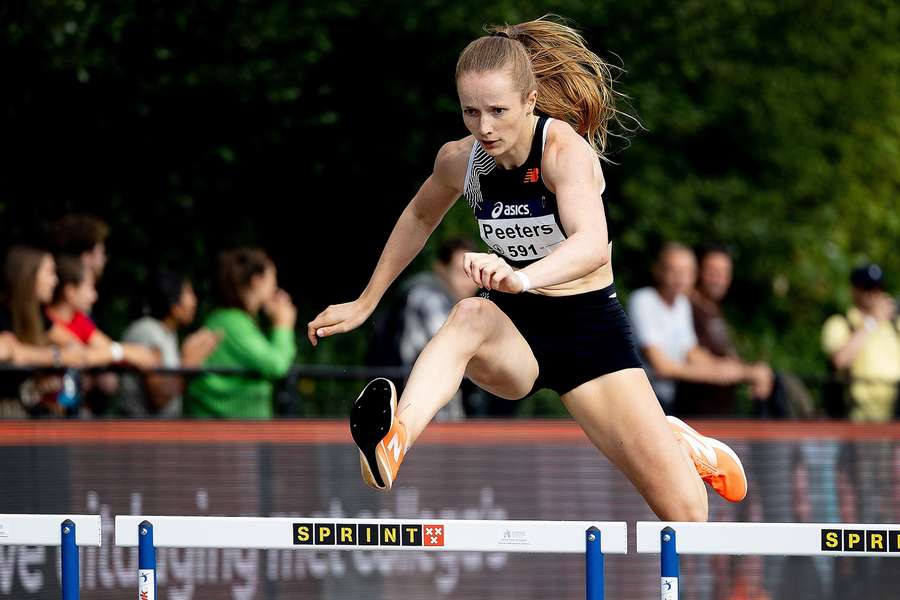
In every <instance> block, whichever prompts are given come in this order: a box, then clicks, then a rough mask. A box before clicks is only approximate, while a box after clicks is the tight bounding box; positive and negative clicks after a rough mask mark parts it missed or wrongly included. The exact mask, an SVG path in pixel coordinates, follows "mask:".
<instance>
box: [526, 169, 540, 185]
mask: <svg viewBox="0 0 900 600" xmlns="http://www.w3.org/2000/svg"><path fill="white" fill-rule="evenodd" d="M540 178H541V170H540V169H539V168H537V167H535V168H533V169H528V170H527V171H525V183H537V182H538V179H540Z"/></svg>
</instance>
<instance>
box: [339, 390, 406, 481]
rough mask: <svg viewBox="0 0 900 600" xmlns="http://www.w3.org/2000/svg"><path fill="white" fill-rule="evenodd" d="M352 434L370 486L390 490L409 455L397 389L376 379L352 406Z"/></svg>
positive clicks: (361, 468) (362, 468) (364, 474)
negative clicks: (398, 416)
mask: <svg viewBox="0 0 900 600" xmlns="http://www.w3.org/2000/svg"><path fill="white" fill-rule="evenodd" d="M350 434H351V435H352V436H353V441H354V442H356V445H357V446H358V447H359V468H360V470H361V471H362V477H363V480H364V481H365V482H366V485H368V486H369V487H371V488H375V489H376V490H381V491H383V492H388V491H390V489H391V486H393V484H394V480H395V479H396V478H397V471H398V470H399V469H400V463H402V462H403V457H404V456H406V438H407V436H406V427H404V426H403V424H402V423H401V422H400V421H399V420H398V419H397V389H396V388H395V387H394V384H393V383H391V382H390V381H389V380H387V379H384V378H383V377H379V378H378V379H373V380H372V381H370V382H369V384H368V385H367V386H366V387H365V388H363V391H362V392H360V394H359V397H358V398H357V399H356V402H354V403H353V408H351V409H350Z"/></svg>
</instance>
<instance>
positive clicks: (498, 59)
mask: <svg viewBox="0 0 900 600" xmlns="http://www.w3.org/2000/svg"><path fill="white" fill-rule="evenodd" d="M491 31H492V35H489V36H486V37H481V38H479V39H476V40H475V41H474V42H472V43H471V44H469V45H468V47H466V49H465V50H463V52H462V54H461V55H460V57H459V61H458V62H457V66H456V86H457V92H458V95H459V102H460V107H461V110H462V116H463V121H464V123H465V125H466V129H468V130H469V134H470V135H469V136H467V137H465V138H463V139H461V140H458V141H452V142H449V143H447V144H445V145H444V146H443V147H442V148H441V149H440V151H439V152H438V155H437V159H436V160H435V164H434V172H433V173H432V174H431V176H430V177H428V179H427V180H426V181H425V183H424V184H423V185H422V187H421V188H420V189H419V191H418V193H417V194H416V195H415V197H414V198H413V199H412V201H411V202H410V203H409V205H408V206H407V207H406V209H405V210H404V211H403V213H402V215H401V216H400V218H399V220H398V221H397V224H396V225H395V226H394V229H393V231H392V233H391V235H390V238H389V239H388V242H387V244H386V246H385V248H384V250H383V252H382V254H381V257H380V259H379V261H378V264H377V266H376V267H375V272H374V273H373V275H372V277H371V279H370V280H369V283H368V285H367V286H366V288H365V290H364V291H363V292H362V294H361V295H360V296H359V298H357V299H356V300H354V301H352V302H349V303H345V304H337V305H332V306H329V307H328V308H327V309H326V310H324V311H323V312H322V313H320V314H319V315H318V316H317V317H316V318H315V319H314V320H313V321H311V322H310V323H309V326H308V332H307V333H308V336H309V340H310V342H311V343H312V344H313V345H314V346H315V345H316V344H317V343H318V341H319V339H321V338H325V337H328V336H330V335H334V334H337V333H344V332H347V331H350V330H352V329H354V328H356V327H358V326H359V325H360V324H361V323H363V322H364V321H365V320H366V319H367V318H368V317H369V316H370V315H371V314H372V312H373V311H374V309H375V306H376V305H377V304H378V301H379V300H380V299H381V297H382V296H383V295H384V293H385V291H386V290H387V288H388V286H390V284H391V283H392V282H393V281H394V280H395V279H396V277H397V276H398V275H399V274H400V272H401V271H402V270H403V269H404V268H405V267H406V266H407V265H408V264H409V263H410V261H411V260H412V259H413V258H414V257H415V256H416V254H417V253H418V252H419V251H420V250H421V249H422V247H423V246H424V244H425V242H426V240H427V239H428V236H429V235H430V234H431V232H432V231H434V229H435V228H436V227H437V225H438V224H439V223H440V221H441V219H442V218H443V216H444V215H445V214H446V212H447V211H448V210H449V208H450V206H451V205H452V204H453V203H454V202H455V201H456V200H457V199H458V198H459V197H460V196H465V198H466V199H467V201H468V203H469V206H471V208H472V210H473V212H474V214H475V218H476V220H477V222H478V228H479V230H480V235H481V238H482V240H483V241H484V242H485V243H486V244H487V245H488V246H489V247H490V248H491V249H492V251H493V252H492V253H489V254H488V253H468V254H467V255H466V257H465V267H464V268H465V273H466V275H467V276H468V277H470V278H471V279H472V280H473V281H474V282H475V283H476V284H478V285H479V286H481V288H483V291H482V293H481V295H480V297H476V298H467V299H465V300H462V301H461V302H459V303H458V304H457V305H456V306H455V307H454V308H453V311H452V312H451V314H450V316H449V317H448V318H447V321H446V323H445V324H444V326H443V328H441V329H440V331H438V333H437V334H436V335H435V336H434V338H433V339H432V340H431V342H430V343H429V344H428V345H427V346H426V347H425V349H424V350H423V351H422V353H421V354H420V356H419V358H418V360H417V361H416V363H415V365H414V367H413V369H412V372H411V374H410V377H409V380H408V381H407V384H406V387H405V389H404V390H403V394H402V397H401V398H399V402H398V399H397V395H396V391H395V389H394V386H393V384H392V383H391V382H390V381H388V380H386V379H376V380H374V381H372V382H371V383H369V384H368V385H367V386H366V387H365V389H364V390H363V391H362V393H361V394H360V396H359V398H357V400H356V402H355V404H354V406H353V408H352V409H351V415H350V425H351V433H352V436H353V439H354V441H355V442H356V444H357V445H358V446H359V451H360V467H361V469H362V473H363V478H364V480H365V481H366V483H367V484H368V485H370V486H371V487H374V488H376V489H381V490H389V489H390V488H391V486H392V485H393V483H394V481H395V480H396V477H397V472H398V469H399V467H400V464H401V462H402V461H403V458H404V457H405V456H406V454H407V452H408V451H409V449H410V447H411V446H412V445H413V444H414V443H415V441H416V439H417V438H418V437H419V435H420V434H421V433H422V431H423V430H424V429H425V426H426V425H427V424H428V423H429V422H430V421H431V419H432V418H433V417H434V415H435V413H437V411H438V410H439V409H440V408H441V407H442V406H443V405H444V404H445V403H447V402H448V401H449V400H450V399H451V398H452V397H453V395H454V393H455V392H456V390H457V389H458V388H459V385H460V382H461V381H462V378H463V376H468V377H469V378H470V379H472V381H474V382H475V383H477V384H478V385H479V386H481V387H482V388H484V389H485V390H487V391H489V392H491V393H492V394H495V395H497V396H500V397H502V398H507V399H510V400H516V399H520V398H524V397H526V396H528V395H530V394H531V393H532V392H534V391H536V390H537V389H540V388H549V389H552V390H555V391H556V392H558V393H559V395H560V397H561V398H562V402H563V404H564V405H565V406H566V408H567V409H568V411H569V412H570V413H571V414H572V416H573V417H574V419H575V420H576V421H577V422H578V424H579V425H580V426H581V428H582V429H583V430H584V432H585V433H586V434H587V436H588V437H589V438H590V440H591V441H592V442H593V444H594V445H595V446H596V447H597V448H598V449H599V450H600V451H601V452H603V453H604V454H605V455H606V456H607V457H608V458H609V460H610V461H612V462H613V463H614V464H615V465H616V466H617V467H618V468H619V469H620V470H621V471H622V472H623V473H624V474H625V475H626V476H627V477H628V478H629V479H630V480H631V482H632V483H633V484H634V485H635V487H636V488H637V489H638V491H639V492H640V493H641V494H642V495H643V497H644V498H645V499H646V501H647V503H648V504H649V506H650V508H651V509H652V510H653V511H654V512H655V513H656V514H657V515H658V516H659V518H660V519H663V520H671V521H704V520H706V518H707V513H708V507H707V496H706V489H705V487H704V484H703V481H704V480H705V481H706V482H707V483H709V484H711V485H712V487H713V488H714V489H715V490H716V491H717V492H719V494H721V495H722V496H723V497H725V498H726V499H728V500H732V501H738V500H740V499H742V498H743V497H744V495H745V494H746V490H747V481H746V477H745V475H744V471H743V468H742V466H741V463H740V460H739V459H738V458H737V456H736V455H735V454H734V452H732V451H731V450H730V449H729V448H728V447H727V446H725V445H724V444H722V443H721V442H718V441H717V440H713V439H712V438H707V437H704V436H702V435H700V434H699V433H697V432H696V431H694V430H693V429H691V428H689V427H688V426H687V425H685V424H684V423H682V422H681V421H678V420H677V419H672V418H669V420H668V421H667V418H666V417H665V415H664V414H663V411H662V409H661V408H660V405H659V402H658V401H657V399H656V396H655V395H654V393H653V389H652V388H651V387H650V383H649V381H648V379H647V376H646V374H645V373H644V371H643V369H642V368H641V363H640V360H639V358H638V356H637V353H636V350H635V346H634V342H633V341H632V337H631V328H630V324H629V322H628V318H627V316H626V315H625V313H624V311H623V310H622V307H621V305H620V304H619V301H618V299H617V298H616V292H615V287H614V285H613V273H612V267H611V265H610V249H611V245H610V243H609V239H608V234H607V227H606V220H605V216H604V210H603V203H602V199H601V194H602V193H603V190H604V186H605V184H604V180H603V174H602V172H601V169H600V160H599V157H600V156H602V153H603V151H604V150H605V146H606V139H607V126H608V124H609V122H610V120H611V119H613V118H614V117H615V116H616V110H615V108H614V104H613V100H614V93H613V90H612V87H611V78H610V72H609V68H608V67H607V65H606V64H605V63H604V62H603V61H602V60H601V59H600V58H599V57H598V56H597V55H596V54H594V53H593V52H591V51H590V50H589V49H588V48H587V46H586V44H585V42H584V40H583V38H582V37H581V36H580V35H579V34H578V33H577V32H576V31H575V30H573V29H571V28H570V27H568V26H566V25H563V24H560V23H557V22H555V21H552V20H547V19H539V20H536V21H530V22H526V23H521V24H519V25H513V26H503V27H495V28H493V29H492V30H491Z"/></svg>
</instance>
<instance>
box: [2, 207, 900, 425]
mask: <svg viewBox="0 0 900 600" xmlns="http://www.w3.org/2000/svg"><path fill="white" fill-rule="evenodd" d="M109 233H110V231H109V228H108V226H107V225H106V223H104V222H103V221H102V220H100V219H98V218H96V217H94V216H91V215H80V214H73V215H68V216H65V217H63V218H62V219H60V220H59V221H57V222H56V223H53V224H52V226H51V227H49V233H48V235H47V239H46V240H45V242H44V243H43V244H42V245H41V246H25V245H16V246H13V247H11V248H9V250H8V251H7V253H6V257H5V264H4V290H3V296H2V301H0V369H2V371H0V418H4V417H6V418H9V417H24V416H81V417H88V416H97V415H99V416H113V415H114V416H127V417H180V416H195V417H213V418H256V419H266V418H271V417H273V416H275V414H276V411H275V408H274V402H273V393H274V391H275V389H276V386H277V385H278V384H279V381H281V380H283V379H284V378H285V376H286V375H287V374H288V373H289V371H290V369H291V366H292V365H293V364H294V362H295V359H296V356H297V343H296V339H295V329H296V320H297V309H296V307H295V306H294V304H293V302H292V300H291V298H290V296H289V295H288V294H287V293H286V292H285V291H284V290H282V289H280V288H279V286H278V280H277V270H276V266H275V264H274V262H273V261H272V260H271V259H270V258H269V257H268V256H267V255H266V253H265V252H264V251H263V250H261V249H258V248H250V247H242V248H234V249H230V250H227V251H224V252H222V253H221V254H220V255H219V256H218V264H217V270H216V273H215V277H214V278H215V286H213V287H214V289H215V297H214V298H213V299H212V300H213V301H212V303H211V304H212V306H213V308H212V309H211V310H210V311H208V314H206V315H205V318H204V319H203V321H202V323H199V324H197V323H195V318H196V313H197V306H198V299H197V296H196V294H195V291H194V285H193V283H192V281H191V279H190V278H189V277H188V276H186V275H185V274H184V273H179V272H177V271H176V270H172V269H159V270H157V271H155V272H153V273H152V275H151V276H150V277H149V285H148V286H147V289H146V290H145V291H143V292H140V293H141V294H142V300H143V314H141V315H140V316H139V318H137V319H136V320H135V321H133V322H132V323H131V324H130V325H129V326H128V327H127V328H126V329H125V330H124V331H123V332H122V334H121V336H119V338H118V339H115V338H114V337H113V336H110V335H108V334H107V333H105V332H104V331H102V330H101V329H99V328H98V326H97V324H96V323H95V321H94V319H93V318H92V316H91V315H92V309H93V307H94V304H95V303H96V302H97V300H98V295H97V283H98V281H99V280H100V279H101V278H102V277H103V272H104V269H105V266H106V262H107V255H106V240H107V237H108V236H109ZM473 251H478V246H477V245H475V244H474V243H473V242H472V241H471V240H469V239H465V238H452V239H449V240H446V241H444V242H443V243H442V244H440V246H439V247H438V249H437V254H436V258H435V260H434V261H433V264H432V265H431V267H430V268H429V269H426V270H425V271H424V272H421V273H418V274H415V275H413V276H412V277H410V278H409V279H407V280H406V282H405V283H403V284H402V285H400V286H399V287H398V289H397V290H396V291H395V292H394V293H393V295H392V297H391V298H389V299H386V301H385V302H384V303H383V306H382V308H381V310H379V312H377V313H376V316H375V318H374V322H373V331H372V335H371V337H370V340H369V345H368V352H367V355H366V363H367V364H368V365H370V366H400V367H407V368H408V367H411V366H412V364H413V363H414V362H415V360H416V358H417V357H418V355H419V353H420V352H421V351H422V349H423V348H424V347H425V345H426V344H427V343H428V341H429V340H430V339H431V338H432V336H434V334H435V333H436V332H437V331H438V329H440V327H441V326H442V325H443V323H444V321H445V319H446V318H447V315H448V314H449V313H450V310H451V309H452V307H453V305H454V304H455V303H457V302H458V301H460V300H461V299H463V298H466V297H469V296H473V295H475V294H476V293H477V292H478V290H477V289H476V287H475V285H474V284H473V282H472V281H471V280H470V279H469V278H468V277H466V275H465V274H464V272H463V269H462V262H463V256H464V255H465V253H466V252H473ZM733 272H734V261H733V257H732V254H731V252H730V251H729V250H728V248H726V247H724V246H706V247H703V248H700V249H697V250H696V251H695V250H694V249H692V248H690V247H688V246H685V245H682V244H678V243H668V244H665V245H664V246H663V247H662V249H661V250H660V252H659V254H658V256H657V258H656V261H655V264H654V267H653V282H654V283H653V285H652V286H648V287H644V288H640V289H637V290H634V291H633V292H632V293H631V294H630V296H629V298H628V302H627V309H628V313H629V316H630V318H631V322H632V327H633V333H634V338H635V341H636V343H637V345H638V347H639V350H640V353H641V356H642V358H643V361H644V365H645V367H646V370H647V372H648V375H649V376H650V379H651V382H652V384H653V387H654V389H655V391H656V394H657V396H658V398H659V401H660V403H661V405H662V407H663V409H664V410H665V411H666V412H667V413H669V414H675V415H679V416H686V417H734V416H750V415H752V416H757V417H770V418H803V417H812V416H823V415H825V416H830V417H836V418H850V419H852V420H854V421H866V422H884V421H888V420H891V419H894V418H895V417H896V416H897V414H898V403H897V396H898V384H900V319H898V316H897V305H896V302H895V301H894V300H893V299H892V298H891V297H890V296H889V295H888V293H887V292H886V290H885V276H884V273H883V272H882V270H881V268H880V267H879V266H878V265H876V264H865V265H861V266H859V267H858V268H856V269H854V270H853V272H852V273H851V275H850V279H849V285H850V288H851V291H852V299H853V304H852V306H850V307H848V308H847V310H846V311H844V312H842V313H839V314H835V315H832V316H830V317H828V318H827V319H826V320H825V321H824V324H823V327H822V332H821V349H822V355H823V361H824V363H825V364H826V365H827V372H828V377H827V379H826V380H825V382H824V384H821V383H819V384H817V385H816V387H818V388H819V389H818V390H817V391H820V392H821V393H820V394H818V398H819V399H818V401H816V400H815V399H814V396H816V394H812V393H811V392H810V387H811V386H810V381H808V380H807V381H805V382H804V381H801V379H799V378H798V377H796V376H794V375H792V374H790V373H786V372H782V371H779V370H777V369H776V368H774V367H773V366H772V365H770V364H768V363H767V362H766V361H764V360H757V359H753V360H751V359H748V358H746V357H742V356H741V354H740V353H739V352H738V349H737V347H736V344H735V342H734V339H733V333H732V328H731V326H730V325H729V323H728V321H727V320H726V317H725V315H726V312H725V310H724V308H723V305H724V303H725V302H726V301H727V294H728V292H729V289H730V287H731V284H732V278H733ZM131 293H136V292H131ZM398 383H402V382H398ZM401 387H402V386H401ZM517 406H518V404H517V403H515V402H509V401H505V400H502V399H499V398H496V397H493V396H491V395H490V394H488V393H486V392H484V391H482V390H480V389H478V388H477V387H476V386H474V385H472V384H471V383H469V382H464V383H463V386H462V387H461V389H460V390H459V392H458V393H457V394H456V396H455V397H454V399H453V400H452V401H451V402H450V403H449V404H448V405H447V406H446V407H445V408H444V409H443V410H442V411H441V412H440V413H439V414H438V416H437V418H438V419H439V420H456V419H462V418H465V417H504V416H511V415H514V414H515V412H516V410H517Z"/></svg>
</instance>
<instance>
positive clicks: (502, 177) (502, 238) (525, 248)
mask: <svg viewBox="0 0 900 600" xmlns="http://www.w3.org/2000/svg"><path fill="white" fill-rule="evenodd" d="M550 121H552V119H550V118H548V117H540V118H539V119H538V122H537V127H535V130H534V136H533V139H532V141H531V150H530V152H529V153H528V158H527V159H526V160H525V163H524V164H522V166H520V167H518V168H515V169H503V168H501V167H500V166H498V165H497V163H496V161H494V158H493V157H492V156H491V155H489V154H488V153H487V152H486V151H485V149H484V148H483V147H482V146H481V144H479V143H478V141H477V140H476V141H475V143H474V144H473V145H472V154H471V155H470V156H469V167H468V170H467V171H466V180H465V185H464V187H463V190H464V194H465V196H466V200H468V202H469V206H470V207H471V208H472V210H473V211H474V212H475V218H476V219H477V220H478V231H479V234H480V235H481V239H482V240H484V243H486V244H487V245H488V246H490V247H491V249H492V250H493V251H494V252H496V253H497V254H499V255H500V256H502V257H503V258H504V259H505V260H506V261H507V262H509V263H510V264H512V265H513V266H515V267H516V268H522V267H524V266H526V265H529V264H531V263H533V262H535V261H536V260H538V259H541V258H544V257H545V256H547V255H548V254H550V253H551V252H552V251H553V249H554V248H555V247H556V246H558V245H559V244H561V243H562V242H564V241H565V240H566V238H567V237H568V235H567V234H566V232H565V229H564V228H563V226H562V223H561V222H560V220H559V209H558V207H557V205H556V195H555V194H554V193H553V192H551V191H550V190H548V189H547V186H546V185H544V179H543V177H542V176H541V159H542V157H543V155H544V145H545V144H546V142H547V129H548V127H549V124H550Z"/></svg>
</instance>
